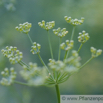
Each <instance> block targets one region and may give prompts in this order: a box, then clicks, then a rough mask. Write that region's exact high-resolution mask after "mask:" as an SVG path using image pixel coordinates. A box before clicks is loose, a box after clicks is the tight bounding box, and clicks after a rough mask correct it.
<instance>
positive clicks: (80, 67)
mask: <svg viewBox="0 0 103 103" xmlns="http://www.w3.org/2000/svg"><path fill="white" fill-rule="evenodd" d="M92 59H93V57H91V58H90V59H89V60H88V61H87V62H85V63H84V64H83V65H82V66H81V67H80V68H79V69H81V68H83V67H84V66H85V65H86V64H88V63H89V62H90V61H91V60H92Z"/></svg>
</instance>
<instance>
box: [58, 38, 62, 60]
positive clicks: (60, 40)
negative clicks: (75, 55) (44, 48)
mask: <svg viewBox="0 0 103 103" xmlns="http://www.w3.org/2000/svg"><path fill="white" fill-rule="evenodd" d="M61 42H62V38H61V37H60V38H59V54H58V60H60V53H61V48H60V44H61Z"/></svg>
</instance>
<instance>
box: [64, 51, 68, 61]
mask: <svg viewBox="0 0 103 103" xmlns="http://www.w3.org/2000/svg"><path fill="white" fill-rule="evenodd" d="M67 52H68V51H66V52H65V55H64V60H65V59H66V56H67Z"/></svg>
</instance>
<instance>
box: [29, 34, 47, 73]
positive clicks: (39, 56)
mask: <svg viewBox="0 0 103 103" xmlns="http://www.w3.org/2000/svg"><path fill="white" fill-rule="evenodd" d="M28 37H29V40H30V42H31V44H32V45H33V41H32V39H31V37H30V36H29V34H28ZM37 54H38V57H39V59H40V61H41V63H42V64H43V65H44V66H45V67H46V69H47V71H48V72H49V69H48V68H47V66H46V65H45V63H44V61H43V59H42V58H41V56H40V54H39V53H37Z"/></svg>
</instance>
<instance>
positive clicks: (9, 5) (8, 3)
mask: <svg viewBox="0 0 103 103" xmlns="http://www.w3.org/2000/svg"><path fill="white" fill-rule="evenodd" d="M15 3H16V0H0V6H4V7H5V8H6V9H7V10H8V11H15V10H16V8H15Z"/></svg>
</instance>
